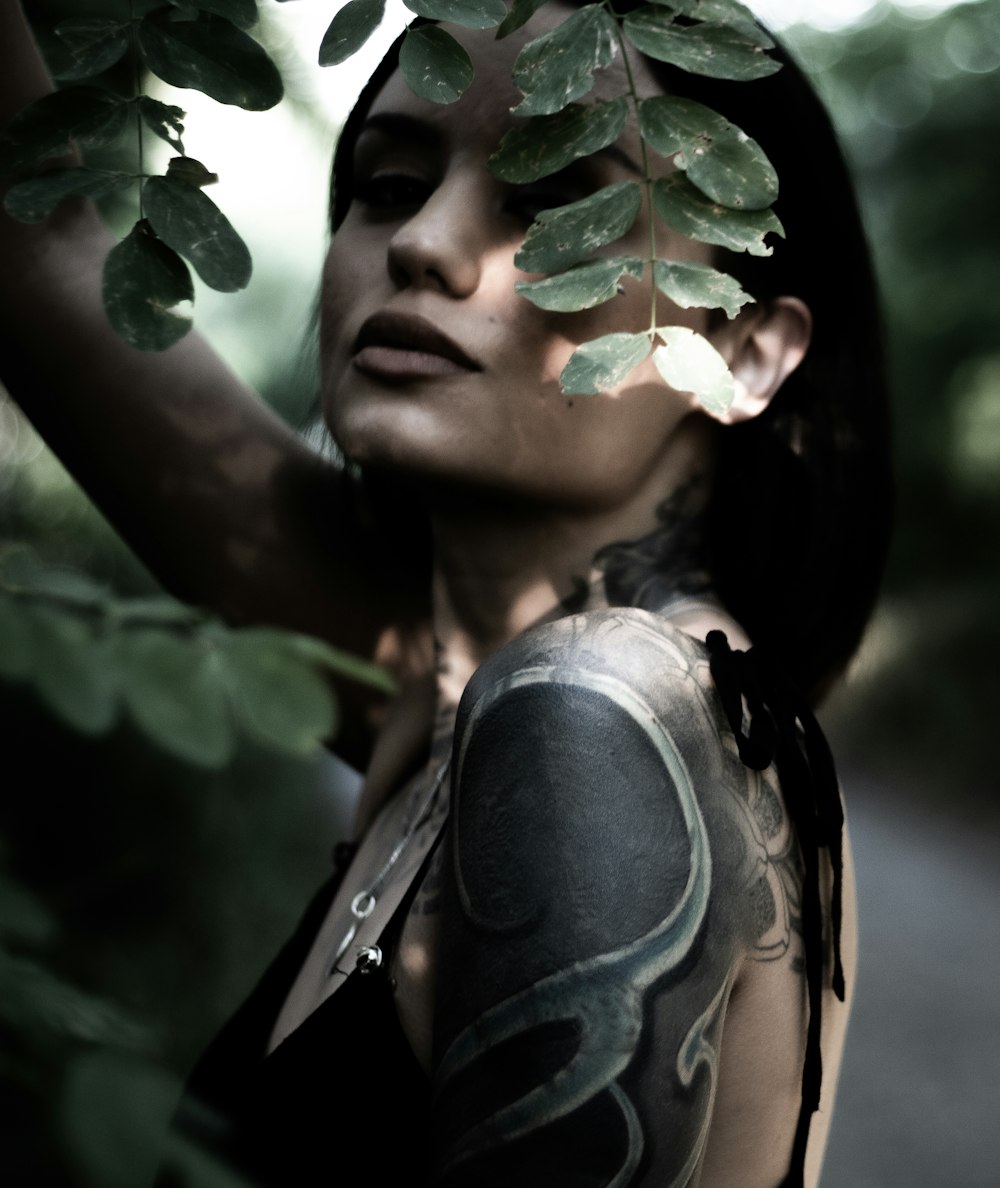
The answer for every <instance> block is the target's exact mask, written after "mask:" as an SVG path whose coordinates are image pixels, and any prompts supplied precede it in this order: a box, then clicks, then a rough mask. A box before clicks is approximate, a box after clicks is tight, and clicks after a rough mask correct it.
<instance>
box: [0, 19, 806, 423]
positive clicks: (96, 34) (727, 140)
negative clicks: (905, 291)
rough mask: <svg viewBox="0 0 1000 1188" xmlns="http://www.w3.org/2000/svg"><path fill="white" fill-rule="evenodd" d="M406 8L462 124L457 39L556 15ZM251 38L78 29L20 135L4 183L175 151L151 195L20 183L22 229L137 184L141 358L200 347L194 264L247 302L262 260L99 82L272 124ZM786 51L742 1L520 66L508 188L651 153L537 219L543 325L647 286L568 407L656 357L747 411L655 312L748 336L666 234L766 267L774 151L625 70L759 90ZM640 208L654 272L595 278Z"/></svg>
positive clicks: (640, 262)
mask: <svg viewBox="0 0 1000 1188" xmlns="http://www.w3.org/2000/svg"><path fill="white" fill-rule="evenodd" d="M404 2H405V4H406V6H407V8H409V9H410V11H411V12H413V13H414V14H415V15H416V16H417V17H418V18H420V20H419V21H418V22H416V23H414V24H412V25H411V26H410V27H409V28H408V30H407V31H406V33H405V36H404V37H403V41H402V46H401V50H400V57H399V66H400V71H401V73H402V75H403V77H404V78H405V80H406V82H407V84H408V85H409V86H410V88H411V89H412V90H413V92H414V93H415V94H416V95H417V96H419V97H420V98H422V99H425V100H428V101H430V102H432V103H439V104H447V103H453V102H455V101H456V100H458V99H459V98H460V97H461V96H462V95H463V94H464V93H465V91H466V90H467V89H468V87H469V85H470V84H471V83H472V81H473V77H474V69H473V64H472V61H471V59H470V57H469V55H468V53H467V52H466V50H465V49H464V48H463V46H462V45H461V44H460V43H459V42H458V41H457V40H456V38H455V37H454V36H452V34H451V33H449V32H448V30H447V28H445V27H443V26H444V25H447V24H451V25H457V26H460V27H462V28H467V29H495V30H496V34H495V35H496V36H497V37H498V38H503V37H506V36H508V35H509V34H510V33H512V32H513V31H514V30H516V29H519V28H521V27H522V26H523V25H524V24H525V22H526V21H527V20H528V19H529V18H530V17H531V16H532V15H533V14H534V13H535V12H537V11H538V9H540V8H541V7H543V5H544V3H546V0H512V3H510V4H507V3H505V0H404ZM384 14H385V0H350V2H349V3H347V4H345V5H343V6H342V7H341V8H340V9H339V11H338V12H337V13H336V15H335V16H334V17H333V19H332V21H331V23H330V26H329V28H328V30H327V32H326V34H325V36H324V37H323V40H322V43H321V45H320V47H319V62H320V64H321V65H324V66H332V65H336V64H337V63H340V62H343V61H345V60H346V59H347V58H349V57H350V56H351V55H352V54H354V53H356V52H357V51H358V50H359V49H361V47H362V46H363V45H365V43H366V42H367V41H368V39H369V38H370V36H371V35H372V34H373V33H374V31H375V30H376V29H377V28H378V27H379V25H380V24H381V22H382V19H383V17H384ZM256 19H257V5H256V2H255V0H166V2H164V3H162V4H159V5H155V4H154V5H153V6H152V7H151V8H150V7H149V6H148V5H144V9H143V13H142V15H136V12H135V11H134V9H133V3H131V2H130V17H129V19H128V20H113V19H110V18H107V17H97V16H89V17H88V16H86V15H81V16H80V17H79V18H75V19H73V20H67V21H63V22H62V23H60V24H59V25H58V26H57V28H56V34H57V38H58V42H59V46H60V59H61V66H60V70H59V75H60V77H61V78H62V79H65V80H71V81H72V82H73V84H74V85H72V86H70V87H68V88H66V89H63V90H61V91H59V92H57V93H56V94H54V95H49V96H47V97H45V98H44V99H42V100H40V101H39V102H37V103H35V104H32V105H31V106H30V107H29V108H27V109H26V110H25V111H23V112H21V113H20V114H19V115H18V116H17V117H16V118H15V119H14V120H13V121H12V122H11V124H10V125H9V127H8V129H7V132H6V138H5V143H4V146H3V150H2V156H0V165H2V166H3V168H4V169H5V171H6V172H8V173H14V174H23V173H24V172H25V171H26V170H30V169H31V168H32V167H34V166H37V165H39V164H40V163H42V162H43V161H44V160H46V159H47V158H49V157H52V156H53V155H56V154H59V153H62V152H64V151H65V150H66V149H67V148H68V146H69V145H70V144H71V142H74V143H76V144H77V145H79V146H80V148H81V149H83V150H86V149H88V148H92V147H98V146H102V145H106V144H109V143H111V142H112V141H114V140H116V139H118V138H120V137H121V136H122V135H123V134H124V133H125V131H126V129H127V128H129V127H132V128H134V129H135V135H136V136H137V137H138V138H139V141H140V150H141V141H142V137H143V134H144V130H145V131H146V132H149V131H151V132H153V133H154V134H155V135H156V136H158V137H160V138H161V139H163V140H164V141H166V142H167V143H168V144H170V145H171V147H172V148H173V149H174V150H175V152H176V154H177V155H176V157H175V158H174V159H173V160H172V161H171V163H170V167H169V169H168V173H167V176H166V177H148V176H147V175H145V174H144V173H143V170H142V168H141V167H140V171H139V172H140V176H139V177H138V178H135V177H132V176H131V175H128V174H125V173H114V172H109V171H106V170H96V169H90V168H88V167H86V166H84V167H73V168H69V169H59V170H54V171H52V172H48V173H44V174H42V175H41V176H35V177H30V176H29V177H26V178H19V179H18V180H16V181H15V184H14V185H12V186H11V187H10V189H9V190H8V193H7V197H6V202H5V205H6V208H7V210H8V212H9V213H10V214H11V215H13V216H14V217H15V218H18V219H22V220H24V221H26V222H38V221H41V220H44V219H45V218H47V217H48V215H49V214H50V213H51V212H52V210H53V209H54V208H55V207H56V206H57V205H58V203H59V202H60V201H62V200H63V199H64V198H66V197H70V196H84V197H101V196H103V195H106V194H108V193H110V192H112V191H113V190H116V189H119V188H122V187H125V186H127V185H129V184H131V183H133V182H136V183H138V184H137V192H138V195H139V218H138V220H137V222H136V224H135V226H134V227H133V229H132V231H131V232H130V233H129V235H128V236H127V237H126V238H125V240H124V241H123V242H122V243H121V244H119V245H118V247H116V248H115V249H114V250H113V251H112V252H111V254H110V256H109V257H108V262H107V267H106V270H105V280H104V297H105V304H106V307H107V310H108V316H109V318H110V320H111V322H112V324H113V325H114V326H115V328H116V329H117V330H118V332H119V334H121V335H122V337H124V338H125V339H126V340H127V341H128V342H130V343H131V344H132V345H133V346H136V347H138V348H140V349H143V350H162V349H163V348H165V347H167V346H169V345H170V344H171V343H173V342H176V341H177V339H178V338H180V337H181V336H182V335H183V334H185V333H186V332H187V330H188V329H189V327H190V325H191V317H190V312H189V309H188V306H189V304H190V302H191V300H192V294H193V288H192V285H191V277H190V272H189V270H188V265H189V264H190V265H191V266H193V267H194V269H195V270H196V271H197V272H198V274H199V275H200V276H201V277H202V279H203V280H204V281H205V282H206V284H208V285H210V286H212V287H214V288H216V289H219V290H222V291H226V292H228V291H233V290H237V289H241V288H243V287H244V286H245V285H246V284H247V283H248V281H249V279H250V271H251V262H250V254H249V252H248V251H247V249H246V246H245V244H244V243H243V241H242V240H241V239H240V237H239V234H238V233H237V232H236V230H235V229H234V228H233V227H232V225H231V224H230V223H229V221H228V220H227V219H226V217H225V215H224V214H223V213H222V212H221V211H220V210H219V209H218V207H217V206H216V205H215V204H214V203H213V202H212V201H211V199H210V198H209V197H208V196H207V195H205V194H204V193H203V192H202V189H201V187H202V186H204V185H206V184H208V182H209V181H211V180H212V179H213V175H212V174H211V173H210V172H209V171H208V170H207V169H205V168H204V166H201V165H200V163H199V162H191V161H190V159H189V158H187V157H186V156H185V153H184V146H183V140H182V137H183V134H184V123H183V121H184V118H185V116H184V112H183V111H182V110H181V109H180V108H178V107H174V106H171V105H168V104H164V103H161V102H159V101H158V100H155V99H153V98H151V97H150V96H148V95H144V94H142V93H141V92H137V93H136V94H134V95H132V96H131V97H122V96H119V95H116V94H113V93H111V92H110V91H108V90H105V89H102V88H101V87H99V86H96V85H93V84H92V83H90V82H87V81H85V80H89V79H93V77H94V76H95V75H97V74H99V73H101V72H102V71H104V70H106V69H107V68H108V67H109V66H111V65H113V64H114V63H116V62H118V61H120V60H121V59H122V58H124V57H125V56H126V55H132V56H133V57H134V58H135V60H136V63H137V65H138V66H139V70H138V71H137V75H141V72H142V70H145V71H148V72H150V73H152V74H155V75H157V76H158V77H160V78H162V79H164V80H165V81H167V82H169V83H172V84H173V85H174V86H178V87H189V88H195V89H197V90H200V91H204V92H205V93H206V94H208V95H211V96H212V97H213V98H214V99H217V100H218V101H219V102H221V103H230V104H236V105H238V106H240V107H242V108H245V109H247V110H264V109H266V108H269V107H271V106H273V105H274V104H275V103H277V102H278V100H279V99H280V98H281V94H282V85H281V79H280V77H279V75H278V71H277V69H276V68H275V66H274V64H273V62H272V61H271V60H270V58H269V57H268V55H267V52H266V51H265V50H264V48H263V47H262V46H261V45H260V44H259V43H258V42H257V41H255V40H254V38H253V36H252V35H251V34H250V33H249V32H248V30H250V29H252V28H253V26H254V24H255V22H256ZM437 22H440V23H437ZM773 45H774V43H773V42H772V41H771V39H770V38H769V37H768V36H767V34H766V33H765V32H764V30H763V29H761V27H760V26H759V25H758V23H757V22H756V20H755V19H754V17H753V15H752V14H751V13H750V12H749V10H748V9H747V8H746V7H745V6H744V5H743V4H741V3H739V2H738V0H655V2H654V3H651V4H647V5H645V6H642V7H639V8H637V9H634V10H633V11H631V12H630V13H628V14H627V15H625V16H620V15H619V14H617V13H616V12H615V11H614V8H613V6H612V4H611V3H610V2H609V0H599V2H597V3H592V4H587V5H584V6H583V7H580V8H577V9H575V10H574V11H573V12H571V13H569V14H568V15H566V16H565V18H564V19H562V20H561V21H560V22H559V23H558V24H557V25H556V26H555V27H554V28H552V29H550V30H549V31H548V32H545V33H543V34H542V35H541V36H539V37H535V38H533V39H532V40H531V41H529V42H528V43H527V44H525V45H524V46H523V48H522V49H521V51H520V52H519V54H518V55H517V58H516V60H515V63H514V67H513V81H514V83H515V85H516V86H517V88H518V89H519V90H520V92H521V95H522V99H521V101H520V103H518V104H517V106H516V107H515V108H514V114H515V115H516V116H518V117H519V120H518V123H517V125H516V126H515V127H514V128H513V129H512V130H511V131H509V132H508V133H507V135H506V136H505V137H504V138H503V140H502V141H501V143H500V145H499V146H498V147H497V151H496V152H495V154H494V155H493V157H492V158H491V161H490V168H491V169H492V171H493V172H494V173H495V174H496V176H497V177H499V178H501V179H502V180H504V181H506V182H509V183H511V184H515V185H517V184H525V183H530V182H535V181H538V180H539V179H541V178H543V177H546V176H548V175H550V174H552V173H555V172H557V171H558V170H561V169H564V168H565V167H566V166H567V165H569V164H571V163H572V162H573V161H576V160H578V159H580V158H581V157H586V156H589V155H590V154H592V153H595V152H599V151H601V150H602V149H604V148H606V147H607V146H608V145H610V144H612V143H613V142H614V141H615V140H616V139H617V138H618V137H619V135H620V134H621V132H622V129H623V128H624V126H625V123H626V120H627V119H628V116H629V113H630V111H631V113H632V114H633V116H634V118H635V120H636V123H637V127H638V131H639V137H640V148H641V171H640V172H641V177H640V178H639V179H638V180H636V181H634V182H632V181H628V182H623V183H619V184H617V185H613V186H607V187H605V188H604V189H602V190H599V191H598V192H597V193H595V194H591V195H589V196H588V197H587V198H584V199H583V200H582V201H579V202H573V203H569V204H567V205H565V206H560V207H556V208H553V209H550V210H543V211H541V212H540V213H539V214H538V215H537V216H536V219H535V221H534V222H533V224H532V225H531V227H530V228H529V229H528V233H527V235H526V237H525V240H524V244H523V245H522V248H521V250H520V252H519V253H518V254H517V256H516V257H515V262H516V264H517V266H518V267H520V268H522V269H524V270H525V271H528V272H535V273H542V274H545V276H544V277H543V278H542V279H539V280H532V281H525V282H522V283H519V284H518V286H517V289H518V292H520V293H521V294H522V295H523V296H524V297H525V298H526V299H527V300H529V301H532V302H534V303H535V304H536V305H538V306H540V307H541V308H543V309H547V310H556V311H565V312H572V311H575V310H581V309H590V308H592V307H594V306H596V305H599V304H602V303H604V302H607V301H613V300H614V298H615V296H616V295H617V294H618V292H619V291H620V289H621V282H622V280H623V278H624V277H626V276H627V277H628V278H631V279H633V280H638V279H642V280H643V282H644V283H646V284H648V286H649V292H650V311H651V312H650V321H649V326H648V328H647V329H646V330H645V331H643V332H642V333H641V334H639V335H638V337H637V336H636V335H635V334H612V335H606V336H605V337H603V338H601V339H598V340H596V341H595V342H591V343H584V344H583V345H582V346H581V347H580V348H578V350H577V352H576V354H575V355H574V356H573V358H572V359H571V360H570V363H569V364H568V366H567V367H566V369H565V370H564V372H563V374H562V377H561V383H562V387H563V390H564V391H565V392H567V393H568V394H575V393H579V394H586V393H598V392H600V391H603V390H605V389H607V388H608V387H611V386H614V385H615V384H618V383H621V382H622V380H624V379H625V378H626V377H627V375H628V373H629V371H630V370H631V369H632V367H634V366H636V365H638V363H640V362H642V361H643V360H644V359H646V358H647V357H648V356H649V355H650V354H651V353H652V355H653V359H654V362H655V363H656V366H657V368H658V369H659V371H660V373H661V374H662V375H663V377H664V379H665V380H667V382H670V383H671V384H674V385H675V386H676V384H681V385H682V386H683V388H684V390H690V391H692V392H693V393H695V395H696V396H697V397H698V398H699V399H700V400H701V401H702V402H703V403H704V404H705V405H706V407H709V408H712V409H719V408H721V407H723V406H724V405H725V402H726V401H727V400H730V399H731V398H732V383H731V379H730V382H728V383H727V382H724V381H723V380H722V379H721V378H720V372H719V358H718V356H717V354H716V353H715V352H714V351H713V350H711V348H710V347H709V344H708V343H707V341H706V340H704V339H701V338H700V337H699V336H698V335H696V334H695V333H694V332H693V331H686V332H685V333H684V334H677V333H672V334H666V333H665V329H666V328H665V327H662V326H661V325H660V318H659V316H658V313H657V301H658V297H659V296H665V297H667V298H668V299H669V300H670V301H672V302H674V303H675V304H676V305H678V306H680V307H682V308H692V307H700V306H704V307H707V308H714V309H722V310H723V311H724V312H725V313H726V315H727V316H729V317H735V316H736V314H737V313H738V312H739V310H740V309H741V307H742V306H743V305H744V304H745V303H746V302H748V301H751V300H752V298H751V297H750V295H749V294H747V293H745V292H743V290H742V289H741V287H740V286H739V285H738V284H737V282H736V281H735V280H734V279H733V278H732V277H729V276H727V275H725V274H724V273H721V272H718V271H717V270H715V269H713V268H710V267H708V266H705V265H696V264H692V263H689V262H684V261H676V260H669V259H666V258H664V257H663V256H662V255H661V254H660V253H659V251H658V248H657V225H658V224H659V223H662V224H665V225H666V226H667V227H669V228H671V229H672V230H673V231H675V232H679V233H680V234H682V235H684V236H687V237H689V238H691V239H695V240H698V241H700V242H702V243H706V244H711V245H715V246H720V247H724V248H727V249H729V250H730V251H734V252H749V253H751V254H753V255H762V256H764V255H769V254H770V252H771V251H772V248H771V246H770V244H769V243H768V242H767V237H768V236H769V235H771V234H776V235H781V234H782V228H781V224H780V223H779V221H778V219H777V218H776V216H775V215H774V213H773V210H772V209H771V207H772V204H773V202H774V200H775V199H776V197H777V194H778V178H777V176H776V174H775V172H774V169H773V167H772V166H771V163H770V162H769V161H768V159H767V157H766V156H765V154H764V152H763V150H762V149H761V148H760V146H759V145H758V144H757V143H756V142H755V141H753V140H751V139H750V138H749V137H748V136H746V135H745V133H743V132H742V131H741V130H740V129H739V128H738V127H736V126H735V125H734V124H732V123H731V122H730V121H729V120H726V119H724V118H723V117H722V116H720V115H718V114H717V113H716V112H714V111H712V110H711V109H710V108H708V107H706V106H704V105H703V104H700V103H696V102H694V101H692V100H689V99H685V98H682V97H679V96H674V95H658V96H653V97H649V96H646V97H642V98H641V97H640V96H639V94H638V93H637V91H636V88H635V85H634V82H633V78H632V73H631V70H630V68H629V58H630V56H632V57H634V55H635V54H636V53H642V54H645V55H647V56H649V57H651V58H654V59H656V60H658V61H662V62H668V63H670V64H671V65H673V66H675V67H677V68H679V69H681V70H685V71H688V72H691V73H694V74H700V75H706V76H708V77H712V78H721V79H733V80H751V79H756V78H762V77H764V76H766V75H768V74H771V73H773V72H774V71H776V70H778V69H779V68H780V64H779V63H778V62H777V61H775V60H774V58H772V57H771V56H770V55H769V53H768V51H769V50H770V49H772V48H773ZM616 59H621V60H623V61H624V63H625V66H626V69H625V71H624V72H623V74H622V76H621V77H622V83H621V94H620V95H616V96H615V95H612V96H611V97H608V96H607V95H604V94H602V97H601V98H600V99H592V98H591V93H592V91H593V89H594V86H595V79H596V77H597V76H598V75H599V74H600V72H601V71H602V70H604V69H605V68H607V67H608V66H610V65H611V64H612V63H613V62H614V61H615V60H616ZM614 77H619V76H618V75H616V76H614ZM130 116H134V118H130ZM141 157H142V153H141V151H140V159H141ZM654 158H660V159H663V158H669V159H672V161H673V164H674V166H675V167H676V168H675V171H674V172H673V173H672V174H671V175H670V176H668V177H662V176H656V175H654V172H653V167H652V161H653V160H654ZM659 172H661V173H662V169H661V170H660V171H659ZM644 203H645V206H646V208H647V209H648V210H650V211H651V212H652V214H651V221H652V224H653V225H652V227H651V230H650V238H649V251H648V254H647V255H645V256H641V257H640V256H631V255H630V256H627V257H625V256H615V257H611V258H600V257H597V258H595V253H598V252H602V251H605V250H613V248H614V245H615V244H616V243H617V242H618V241H619V240H620V239H621V238H622V237H623V236H625V235H626V234H627V233H628V232H629V230H630V229H631V228H632V226H633V225H634V223H635V220H636V219H637V218H638V216H639V212H640V211H641V210H642V208H643V205H644ZM640 339H643V340H644V343H645V346H644V347H642V349H640V342H639V340H640ZM675 381H676V384H675Z"/></svg>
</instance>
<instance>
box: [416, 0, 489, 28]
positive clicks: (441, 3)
mask: <svg viewBox="0 0 1000 1188" xmlns="http://www.w3.org/2000/svg"><path fill="white" fill-rule="evenodd" d="M403 3H404V4H405V5H406V7H407V8H408V9H409V10H410V12H415V13H416V14H417V16H422V17H426V18H427V19H428V20H431V21H448V22H449V23H450V24H452V25H461V26H462V27H463V28H465V29H492V28H494V27H495V26H497V25H499V24H500V23H501V21H503V19H504V17H506V15H507V5H506V4H504V0H403Z"/></svg>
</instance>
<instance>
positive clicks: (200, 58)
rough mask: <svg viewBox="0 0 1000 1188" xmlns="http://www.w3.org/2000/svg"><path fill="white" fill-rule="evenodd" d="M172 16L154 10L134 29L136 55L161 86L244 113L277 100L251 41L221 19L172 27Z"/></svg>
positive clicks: (279, 90) (271, 76)
mask: <svg viewBox="0 0 1000 1188" xmlns="http://www.w3.org/2000/svg"><path fill="white" fill-rule="evenodd" d="M172 16H173V14H172V12H171V10H170V9H169V8H160V9H157V10H156V11H155V12H151V13H150V14H149V16H147V17H144V18H143V20H142V21H141V22H140V23H139V26H138V35H137V36H138V44H139V50H140V52H141V53H142V56H143V58H144V60H145V62H146V65H147V66H148V67H149V69H150V70H152V72H153V73H154V74H156V75H158V76H159V77H160V78H162V79H163V81H164V82H168V83H170V84H171V85H172V86H175V87H191V88H193V89H194V90H196V91H204V93H205V94H206V95H210V96H211V97H212V98H213V99H216V100H218V102H219V103H230V104H233V105H235V106H236V107H242V108H244V109H245V110H247V111H266V110H267V109H268V108H269V107H273V106H274V105H275V104H276V103H277V102H278V101H279V100H280V99H281V96H282V94H283V90H284V89H283V87H282V83H281V75H280V74H279V73H278V68H277V67H276V66H275V64H274V63H273V62H272V61H271V59H270V58H269V57H268V55H267V51H266V50H264V49H263V47H262V46H260V45H258V44H257V42H256V41H254V39H253V38H252V37H249V36H248V35H247V34H246V33H244V32H242V31H241V30H240V29H238V28H237V27H236V26H235V25H234V24H232V23H231V22H230V21H227V20H225V19H224V18H223V17H218V16H211V15H209V16H201V17H199V18H198V19H197V20H194V21H178V20H173V19H172Z"/></svg>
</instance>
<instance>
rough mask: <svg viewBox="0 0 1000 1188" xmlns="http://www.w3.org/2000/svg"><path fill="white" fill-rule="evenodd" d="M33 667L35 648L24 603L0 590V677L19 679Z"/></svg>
mask: <svg viewBox="0 0 1000 1188" xmlns="http://www.w3.org/2000/svg"><path fill="white" fill-rule="evenodd" d="M33 667H34V648H33V646H32V638H31V632H30V631H29V630H28V627H27V624H26V622H25V616H24V611H23V604H22V603H21V602H20V600H19V599H17V598H11V597H9V596H8V595H7V594H4V593H3V592H2V591H0V677H3V678H4V679H5V680H8V681H19V680H22V679H23V678H24V677H26V676H27V675H28V674H29V673H30V672H31V670H32V668H33Z"/></svg>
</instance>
